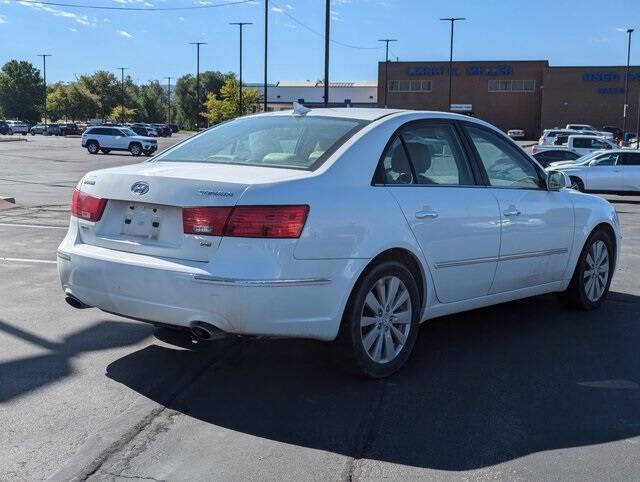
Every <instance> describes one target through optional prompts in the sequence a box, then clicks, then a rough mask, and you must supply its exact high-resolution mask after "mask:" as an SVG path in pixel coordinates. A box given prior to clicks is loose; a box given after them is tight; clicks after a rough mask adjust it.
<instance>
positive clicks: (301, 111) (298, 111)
mask: <svg viewBox="0 0 640 482" xmlns="http://www.w3.org/2000/svg"><path fill="white" fill-rule="evenodd" d="M309 112H311V109H309V108H308V107H305V106H303V105H302V104H299V103H298V102H295V101H294V102H293V115H307V114H308V113H309Z"/></svg>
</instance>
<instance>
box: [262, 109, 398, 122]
mask: <svg viewBox="0 0 640 482" xmlns="http://www.w3.org/2000/svg"><path fill="white" fill-rule="evenodd" d="M397 112H406V111H405V110H402V109H382V108H371V107H328V108H325V107H321V108H318V109H311V110H310V111H309V112H308V113H307V114H304V115H305V116H307V117H335V118H344V119H358V120H364V121H374V120H377V119H380V118H382V117H385V116H388V115H390V114H395V113H397ZM292 114H293V109H291V110H281V111H278V112H269V113H267V114H259V115H267V116H287V115H292Z"/></svg>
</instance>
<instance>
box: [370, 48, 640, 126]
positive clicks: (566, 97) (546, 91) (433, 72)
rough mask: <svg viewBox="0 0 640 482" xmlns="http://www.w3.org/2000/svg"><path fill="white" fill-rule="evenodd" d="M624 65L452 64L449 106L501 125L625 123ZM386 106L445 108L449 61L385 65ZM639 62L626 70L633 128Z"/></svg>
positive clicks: (381, 97) (639, 96) (381, 78)
mask: <svg viewBox="0 0 640 482" xmlns="http://www.w3.org/2000/svg"><path fill="white" fill-rule="evenodd" d="M624 75H625V67H624V66H622V67H551V66H549V63H548V61H546V60H531V61H529V60H527V61H512V60H509V61H474V62H454V63H453V68H452V96H451V104H452V110H454V111H458V112H462V113H467V114H469V115H473V116H474V117H478V118H480V119H484V120H486V121H488V122H490V123H492V124H494V125H496V126H497V127H499V128H500V129H503V130H507V129H512V128H522V129H524V130H525V131H526V133H527V137H529V138H536V137H538V136H539V135H540V133H541V131H542V129H545V128H549V127H555V126H564V125H566V124H567V123H572V122H574V123H585V124H592V125H593V126H595V127H597V128H601V127H603V126H605V125H610V126H617V127H620V128H622V112H623V104H624ZM388 79H389V87H388V91H387V92H386V105H387V106H388V107H391V108H393V107H397V108H407V109H424V110H443V111H446V110H448V95H449V63H448V62H389V64H388ZM385 89H387V86H386V85H385V63H384V62H380V63H379V65H378V105H380V106H384V105H385ZM639 101H640V66H633V67H631V69H630V74H629V108H628V111H627V130H632V131H635V129H636V123H637V116H638V102H639Z"/></svg>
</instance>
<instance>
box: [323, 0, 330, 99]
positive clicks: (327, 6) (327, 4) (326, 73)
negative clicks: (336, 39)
mask: <svg viewBox="0 0 640 482" xmlns="http://www.w3.org/2000/svg"><path fill="white" fill-rule="evenodd" d="M330 27H331V0H326V1H325V12H324V106H325V107H328V106H329V34H330V31H331V28H330Z"/></svg>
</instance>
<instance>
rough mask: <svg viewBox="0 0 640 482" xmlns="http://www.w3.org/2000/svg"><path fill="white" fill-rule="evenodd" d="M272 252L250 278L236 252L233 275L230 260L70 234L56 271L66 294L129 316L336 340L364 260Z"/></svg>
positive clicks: (60, 251)
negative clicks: (169, 254) (178, 255)
mask: <svg viewBox="0 0 640 482" xmlns="http://www.w3.org/2000/svg"><path fill="white" fill-rule="evenodd" d="M258 249H259V248H258ZM231 251H233V250H231ZM229 254H230V255H231V254H232V253H229ZM236 254H237V253H236ZM264 254H265V256H268V253H266V252H265V253H264ZM223 256H225V254H223V253H222V252H219V253H218V254H217V255H216V259H217V258H218V257H223ZM271 256H272V258H271V259H267V260H266V262H265V264H264V266H250V267H249V268H251V271H252V272H254V271H255V272H256V273H257V274H258V276H256V277H253V276H251V277H249V276H246V274H245V275H242V274H241V272H242V271H245V272H246V271H247V266H246V265H244V266H242V265H243V263H246V261H245V262H243V261H242V259H239V258H235V259H237V260H239V264H240V265H241V266H238V268H237V269H238V274H236V275H234V274H233V273H231V272H229V269H228V267H229V266H231V265H233V264H234V263H228V262H227V263H224V262H221V263H220V266H219V267H216V266H215V263H214V262H210V263H199V262H187V261H179V260H171V259H167V258H157V257H152V256H146V255H140V254H134V253H125V252H119V251H114V250H111V249H105V248H101V247H97V246H91V245H87V244H74V242H73V240H72V239H71V236H69V235H68V236H67V238H65V240H64V241H63V242H62V244H61V245H60V247H59V249H58V272H59V275H60V280H61V283H62V288H63V290H64V292H65V293H66V294H67V295H72V296H74V297H75V298H77V299H78V300H80V301H81V302H82V303H84V304H86V305H89V306H92V307H96V308H99V309H101V310H103V311H107V312H110V313H115V314H120V315H122V316H126V317H130V318H137V319H142V320H147V321H151V322H157V323H163V324H169V325H175V326H181V327H188V326H190V325H191V324H193V323H195V322H198V321H204V322H207V323H211V324H212V325H214V326H216V327H218V328H220V329H221V330H223V331H225V332H228V333H234V334H241V335H266V336H290V337H300V338H315V339H320V340H332V339H334V338H335V336H336V335H337V332H338V328H339V325H340V320H341V318H342V312H343V310H344V306H345V304H346V300H347V298H348V295H349V293H350V291H351V288H352V286H353V283H354V281H355V279H353V277H354V276H357V274H356V273H359V272H360V271H361V269H362V268H363V267H364V265H365V264H366V260H326V261H295V262H294V263H293V264H296V265H298V266H297V268H296V269H293V270H292V269H287V268H291V266H288V267H287V266H282V265H278V264H277V262H278V260H274V259H273V251H272V252H271ZM235 264H238V263H235ZM300 264H305V265H306V266H300ZM289 265H291V263H289ZM253 268H255V269H253ZM265 268H266V269H265ZM286 271H290V272H291V273H289V274H287V273H286ZM293 271H295V273H294V272H293ZM268 272H271V274H269V273H268ZM279 272H280V273H279Z"/></svg>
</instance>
